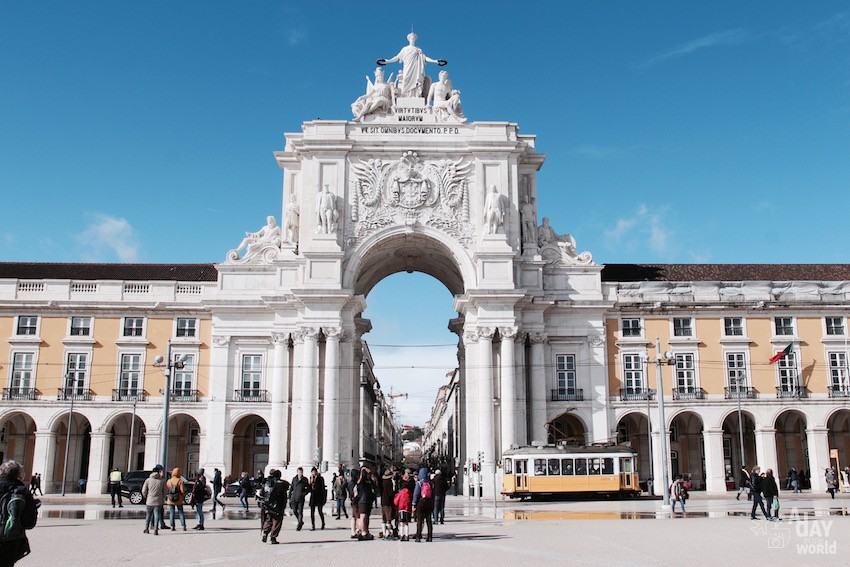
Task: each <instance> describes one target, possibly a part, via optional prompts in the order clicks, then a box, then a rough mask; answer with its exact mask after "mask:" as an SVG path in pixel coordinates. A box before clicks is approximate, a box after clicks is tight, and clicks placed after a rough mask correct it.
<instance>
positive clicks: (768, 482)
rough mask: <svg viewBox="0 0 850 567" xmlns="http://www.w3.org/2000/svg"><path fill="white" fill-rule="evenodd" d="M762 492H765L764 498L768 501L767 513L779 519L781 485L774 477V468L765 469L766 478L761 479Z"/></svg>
mask: <svg viewBox="0 0 850 567" xmlns="http://www.w3.org/2000/svg"><path fill="white" fill-rule="evenodd" d="M761 493H762V494H764V499H765V500H766V501H767V502H766V504H767V515H768V517H770V516H771V514H772V515H773V517H772V519H774V520H778V519H779V486H777V484H776V479H775V478H774V477H773V469H767V470H766V471H764V478H762V480H761Z"/></svg>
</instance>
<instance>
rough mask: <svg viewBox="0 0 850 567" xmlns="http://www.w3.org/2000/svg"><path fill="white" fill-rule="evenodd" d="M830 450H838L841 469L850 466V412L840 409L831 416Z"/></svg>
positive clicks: (829, 421) (829, 426) (829, 429)
mask: <svg viewBox="0 0 850 567" xmlns="http://www.w3.org/2000/svg"><path fill="white" fill-rule="evenodd" d="M826 427H827V429H828V431H829V448H830V449H838V460H839V463H840V464H841V467H842V468H843V467H846V466H848V465H850V410H849V409H840V410H837V411H836V412H835V413H833V414H832V415H831V416H829V420H828V421H827V424H826Z"/></svg>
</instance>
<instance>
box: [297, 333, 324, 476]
mask: <svg viewBox="0 0 850 567" xmlns="http://www.w3.org/2000/svg"><path fill="white" fill-rule="evenodd" d="M301 333H302V334H303V337H304V345H303V349H304V352H303V358H302V363H301V411H302V413H301V423H300V424H299V431H298V432H297V433H298V437H299V439H300V443H299V447H300V449H299V455H298V464H299V466H302V467H305V468H306V469H307V470H310V467H311V466H313V464H314V463H315V460H316V447H317V443H318V439H319V437H318V436H319V434H318V431H319V329H318V328H316V327H304V328H302V330H301Z"/></svg>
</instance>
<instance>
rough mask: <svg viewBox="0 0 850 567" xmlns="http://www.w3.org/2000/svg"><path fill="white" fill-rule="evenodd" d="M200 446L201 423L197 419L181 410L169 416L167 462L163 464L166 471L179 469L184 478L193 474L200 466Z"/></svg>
mask: <svg viewBox="0 0 850 567" xmlns="http://www.w3.org/2000/svg"><path fill="white" fill-rule="evenodd" d="M160 421H161V420H160ZM160 431H162V429H160ZM200 445H201V421H200V419H198V417H196V416H195V415H193V414H192V413H191V412H187V411H183V410H181V411H178V412H175V413H172V414H171V415H169V420H168V461H167V462H166V463H165V465H166V467H167V468H168V470H171V469H173V468H175V467H179V468H180V470H181V472H182V473H183V474H184V476H187V475H190V474H193V473H194V472H195V471H196V470H198V467H199V465H200Z"/></svg>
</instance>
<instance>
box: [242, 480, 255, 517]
mask: <svg viewBox="0 0 850 567" xmlns="http://www.w3.org/2000/svg"><path fill="white" fill-rule="evenodd" d="M253 490H254V485H253V484H251V479H250V478H248V471H242V476H240V477H239V502H241V503H242V507H243V508H245V511H246V512H247V511H248V496H250V495H251V492H252V491H253Z"/></svg>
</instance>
